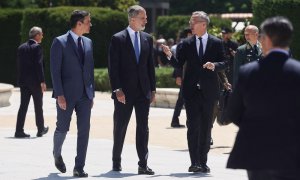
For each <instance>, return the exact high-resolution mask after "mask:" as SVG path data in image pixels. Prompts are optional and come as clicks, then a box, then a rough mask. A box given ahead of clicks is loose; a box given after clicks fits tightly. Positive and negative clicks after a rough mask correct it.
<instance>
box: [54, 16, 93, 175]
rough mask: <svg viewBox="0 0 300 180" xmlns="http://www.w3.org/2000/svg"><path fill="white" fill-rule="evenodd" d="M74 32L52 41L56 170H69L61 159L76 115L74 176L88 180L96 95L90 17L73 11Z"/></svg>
mask: <svg viewBox="0 0 300 180" xmlns="http://www.w3.org/2000/svg"><path fill="white" fill-rule="evenodd" d="M70 25H71V30H70V31H68V32H67V33H66V34H64V35H61V36H59V37H56V38H55V39H54V40H53V43H52V46H51V53H50V67H51V76H52V82H53V97H54V98H55V99H56V108H57V122H56V129H55V132H54V148H53V155H54V159H55V166H56V167H57V169H58V170H59V171H61V172H62V173H64V172H66V166H65V164H64V162H63V159H62V156H61V150H62V145H63V142H64V140H65V137H66V135H67V132H68V131H69V127H70V122H71V117H72V114H73V111H74V110H75V112H76V115H77V130H78V133H77V156H76V158H75V167H74V170H73V175H74V176H75V177H88V174H87V173H86V172H84V170H83V168H84V166H85V159H86V152H87V147H88V141H89V132H90V116H91V108H92V107H93V98H94V96H95V94H94V58H93V44H92V41H91V40H90V39H89V38H87V37H85V36H83V34H86V33H89V32H90V27H91V26H92V24H91V17H90V13H89V12H86V11H81V10H75V11H73V13H72V15H71V18H70Z"/></svg>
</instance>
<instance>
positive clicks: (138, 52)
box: [134, 32, 140, 63]
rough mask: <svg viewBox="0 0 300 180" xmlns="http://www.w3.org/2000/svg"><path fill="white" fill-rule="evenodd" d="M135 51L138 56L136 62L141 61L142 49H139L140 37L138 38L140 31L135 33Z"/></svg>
mask: <svg viewBox="0 0 300 180" xmlns="http://www.w3.org/2000/svg"><path fill="white" fill-rule="evenodd" d="M134 34H135V36H134V52H135V57H136V62H137V63H139V57H140V49H139V39H138V32H135V33H134Z"/></svg>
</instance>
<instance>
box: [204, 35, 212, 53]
mask: <svg viewBox="0 0 300 180" xmlns="http://www.w3.org/2000/svg"><path fill="white" fill-rule="evenodd" d="M211 47H212V40H211V37H210V35H208V37H207V44H206V48H205V52H204V54H203V59H204V58H205V57H206V56H207V52H208V51H209V50H210V48H211Z"/></svg>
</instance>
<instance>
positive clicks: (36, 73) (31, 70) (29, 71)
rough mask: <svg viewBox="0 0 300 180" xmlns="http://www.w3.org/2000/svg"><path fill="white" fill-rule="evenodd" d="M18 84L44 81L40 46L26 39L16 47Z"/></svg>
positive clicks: (31, 84) (38, 84) (32, 84)
mask: <svg viewBox="0 0 300 180" xmlns="http://www.w3.org/2000/svg"><path fill="white" fill-rule="evenodd" d="M17 65H18V84H19V86H38V87H40V84H41V82H45V77H44V64H43V50H42V46H41V45H40V44H38V43H36V42H35V41H33V40H28V41H27V42H26V43H23V44H22V45H20V46H19V48H18V61H17Z"/></svg>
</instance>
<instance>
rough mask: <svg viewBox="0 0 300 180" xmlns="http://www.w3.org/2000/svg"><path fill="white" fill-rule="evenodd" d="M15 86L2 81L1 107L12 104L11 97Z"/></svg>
mask: <svg viewBox="0 0 300 180" xmlns="http://www.w3.org/2000/svg"><path fill="white" fill-rule="evenodd" d="M13 88H14V86H13V85H10V84H4V83H0V107H5V106H9V105H10V103H9V98H10V96H11V95H12V90H13Z"/></svg>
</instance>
